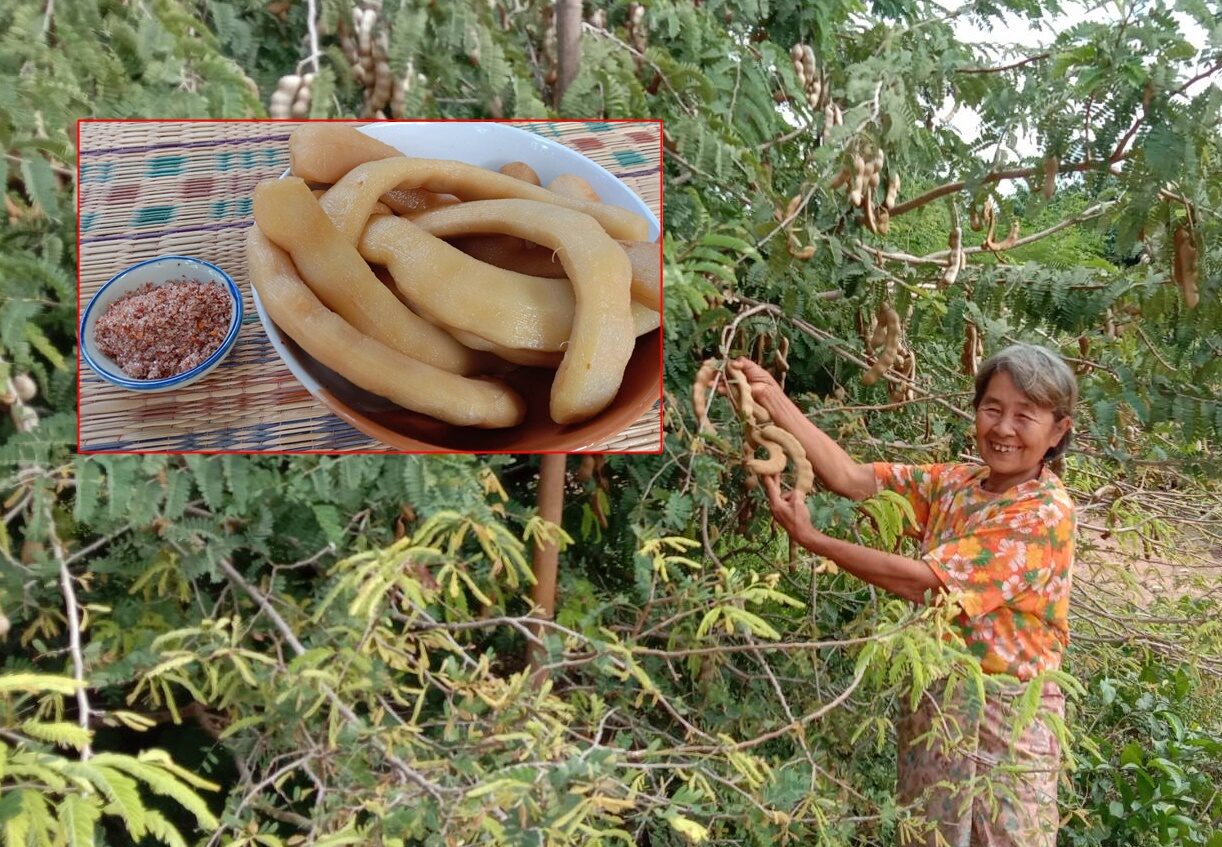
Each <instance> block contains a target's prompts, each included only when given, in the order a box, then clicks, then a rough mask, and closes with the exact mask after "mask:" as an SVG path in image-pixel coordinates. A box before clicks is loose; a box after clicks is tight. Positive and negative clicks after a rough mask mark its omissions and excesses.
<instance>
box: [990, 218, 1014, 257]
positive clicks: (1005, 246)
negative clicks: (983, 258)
mask: <svg viewBox="0 0 1222 847" xmlns="http://www.w3.org/2000/svg"><path fill="white" fill-rule="evenodd" d="M1018 233H1019V223H1018V221H1011V222H1010V232H1009V234H1008V235H1006V237H1005V238H1003V239H1002V240H1001V241H1000V242H998V243H997V244H994V245H993V246H992V247H990V248H989V249H991V250H1009V249H1010V248H1011V247H1013V246H1014V245H1015V244H1017V243H1018Z"/></svg>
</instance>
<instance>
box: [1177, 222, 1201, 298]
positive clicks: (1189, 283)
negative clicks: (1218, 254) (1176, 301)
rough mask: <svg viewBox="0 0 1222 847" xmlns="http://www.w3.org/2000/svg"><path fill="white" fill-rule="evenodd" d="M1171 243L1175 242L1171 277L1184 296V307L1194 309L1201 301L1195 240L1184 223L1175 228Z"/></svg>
mask: <svg viewBox="0 0 1222 847" xmlns="http://www.w3.org/2000/svg"><path fill="white" fill-rule="evenodd" d="M1173 241H1174V242H1175V255H1174V258H1173V261H1172V270H1171V275H1172V277H1173V278H1174V279H1175V282H1176V284H1177V285H1178V286H1179V287H1180V293H1181V294H1183V296H1184V305H1185V306H1187V307H1188V308H1189V309H1195V308H1196V305H1197V303H1198V302H1200V299H1201V293H1200V289H1199V288H1198V286H1197V284H1198V282H1199V279H1200V269H1199V268H1198V266H1197V246H1196V240H1195V239H1194V238H1193V236H1192V230H1191V229H1190V228H1189V226H1188V224H1187V223H1186V222H1185V223H1181V224H1180V225H1179V226H1178V227H1176V228H1175V235H1174V236H1173Z"/></svg>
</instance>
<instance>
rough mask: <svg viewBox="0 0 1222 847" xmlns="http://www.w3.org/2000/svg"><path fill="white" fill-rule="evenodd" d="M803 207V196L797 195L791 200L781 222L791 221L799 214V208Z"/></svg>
mask: <svg viewBox="0 0 1222 847" xmlns="http://www.w3.org/2000/svg"><path fill="white" fill-rule="evenodd" d="M801 205H802V195H801V194H795V195H794V196H793V197H790V198H789V203H788V205H786V206H785V216H784V217H783V218H782V219H781V220H786V221H787V220H789V219H791V218H792V217H793V216H794V215H796V214H797V213H798V207H799V206H801Z"/></svg>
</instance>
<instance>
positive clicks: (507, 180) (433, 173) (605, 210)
mask: <svg viewBox="0 0 1222 847" xmlns="http://www.w3.org/2000/svg"><path fill="white" fill-rule="evenodd" d="M365 139H368V136H365V135H364V134H363V133H361V132H358V131H357V130H356V129H353V128H352V127H348V126H342V125H337V124H329V123H310V124H305V125H304V126H301V127H298V129H297V130H295V131H294V132H293V136H292V138H291V139H290V140H289V152H290V158H291V160H292V166H293V173H294V174H296V175H297V176H300V177H302V178H303V179H309V180H313V181H315V182H331V183H335V184H336V187H337V188H338V187H339V186H340V185H342V184H347V185H348V186H349V187H348V189H347V190H346V191H345V192H344V194H345V195H350V196H354V197H356V196H359V198H360V211H356V210H354V211H353V213H352V214H350V215H347V216H346V217H347V219H348V220H349V221H350V222H351V223H350V228H345V229H344V232H345V234H346V235H348V237H349V240H350V241H351V242H352V243H353V244H355V243H356V240H357V238H358V237H359V236H360V228H362V227H363V226H364V221H365V219H366V218H368V217H369V215H368V209H369V208H370V207H372V206H373V203H374V202H375V201H376V200H377V198H378V197H379V196H381V195H382V194H385V193H386V192H387V191H389V190H390V189H392V188H395V187H396V186H398V187H401V188H424V189H426V190H429V191H433V192H436V193H438V194H453V195H454V196H456V197H459V198H460V199H462V200H493V199H519V200H533V201H536V202H541V203H547V204H549V205H553V206H559V207H563V208H566V209H570V210H572V211H576V212H582V213H584V214H587V215H589V216H590V217H592V218H594V219H595V220H596V221H598V222H599V223H600V224H601V225H602V227H603V228H604V229H605V230H606V231H607V233H608V234H610V235H611V236H612V237H613V238H619V239H623V240H625V241H643V240H645V238H646V237H647V236H648V234H649V226H648V224H647V223H646V221H645V219H644V218H642V217H641V216H640V215H637V214H636V213H634V212H630V211H628V210H627V209H621V208H619V207H618V206H608V205H607V204H605V203H591V202H589V201H585V200H574V199H572V198H570V197H565V196H564V195H562V194H555V193H553V192H551V191H548V190H547V189H545V188H540V187H539V186H537V185H531V184H530V183H527V182H523V181H521V180H518V179H514V178H513V177H509V176H505V175H504V174H499V173H496V172H494V171H489V170H485V169H484V168H479V167H476V166H475V165H469V164H467V163H465V162H456V161H452V160H449V159H423V158H414V157H413V158H408V157H405V156H403V155H402V154H400V153H398V151H395V153H394V155H393V157H387V156H386V155H385V154H384V153H383V152H382V151H381V150H378V149H377V148H374V147H372V146H371V145H369V144H368V143H367V142H366V141H365ZM368 140H370V141H372V140H373V139H368ZM381 146H382V147H385V145H381ZM392 149H393V148H392ZM367 153H371V154H372V156H371V158H372V159H373V160H372V161H371V158H370V157H367V158H365V159H364V160H363V161H364V164H357V163H356V162H355V161H354V160H357V159H360V158H361V156H363V155H366V154H367ZM345 164H347V165H349V166H350V167H351V169H350V170H345V169H344V168H343V167H342V166H343V165H345ZM370 186H377V188H378V189H380V191H379V192H378V193H377V194H374V195H373V196H372V197H371V196H369V194H370V188H369V187H370ZM328 196H330V195H328ZM388 205H389V204H388ZM360 212H364V214H363V216H362V215H361V214H360Z"/></svg>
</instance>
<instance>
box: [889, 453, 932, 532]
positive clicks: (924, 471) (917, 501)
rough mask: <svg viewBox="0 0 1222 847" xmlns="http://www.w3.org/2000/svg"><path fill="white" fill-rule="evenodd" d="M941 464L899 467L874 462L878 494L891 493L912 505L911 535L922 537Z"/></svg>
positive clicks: (927, 523) (927, 521)
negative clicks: (913, 513) (914, 518)
mask: <svg viewBox="0 0 1222 847" xmlns="http://www.w3.org/2000/svg"><path fill="white" fill-rule="evenodd" d="M944 467H945V466H944V465H898V464H890V463H889V462H875V463H874V479H875V480H877V482H878V490H879V491H894V492H895V493H896V494H899V495H900V496H902V497H903V498H904V499H905V500H907V501H908V502H909V503H911V504H912V511H913V512H915V513H916V523H917V525H916V527H914V528H913V529H911V530H909V534H910V535H914V536H916V537H917V538H921V537H923V536H924V534H925V528H926V527H927V526H928V525H929V511H930V506H931V504H932V503H933V501H934V498H935V497H936V496H937V490H938V481H939V479H940V478H941V476H942V470H943V468H944Z"/></svg>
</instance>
